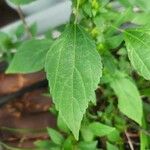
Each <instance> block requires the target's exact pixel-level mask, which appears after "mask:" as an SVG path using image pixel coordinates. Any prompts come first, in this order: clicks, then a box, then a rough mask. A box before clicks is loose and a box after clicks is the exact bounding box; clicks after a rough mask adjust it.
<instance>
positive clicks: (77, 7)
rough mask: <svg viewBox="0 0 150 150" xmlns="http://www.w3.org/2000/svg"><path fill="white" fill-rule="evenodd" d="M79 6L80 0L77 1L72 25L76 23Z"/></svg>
mask: <svg viewBox="0 0 150 150" xmlns="http://www.w3.org/2000/svg"><path fill="white" fill-rule="evenodd" d="M79 5H80V0H77V6H76V14H75V15H76V16H75V21H74V24H77V21H78V16H79Z"/></svg>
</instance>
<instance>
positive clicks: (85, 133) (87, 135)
mask: <svg viewBox="0 0 150 150" xmlns="http://www.w3.org/2000/svg"><path fill="white" fill-rule="evenodd" d="M81 135H82V138H83V140H84V141H86V142H90V141H93V139H94V135H93V133H92V131H91V130H90V129H89V128H88V127H87V126H83V127H82V128H81Z"/></svg>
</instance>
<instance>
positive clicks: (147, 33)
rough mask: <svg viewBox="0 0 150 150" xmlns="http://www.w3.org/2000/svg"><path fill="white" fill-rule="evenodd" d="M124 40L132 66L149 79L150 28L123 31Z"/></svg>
mask: <svg viewBox="0 0 150 150" xmlns="http://www.w3.org/2000/svg"><path fill="white" fill-rule="evenodd" d="M125 42H126V46H127V50H128V56H129V59H130V61H131V64H132V66H133V67H134V68H135V69H136V70H137V72H138V73H139V74H140V75H142V76H143V77H144V78H145V79H147V80H150V30H149V27H144V28H137V29H130V30H127V31H125Z"/></svg>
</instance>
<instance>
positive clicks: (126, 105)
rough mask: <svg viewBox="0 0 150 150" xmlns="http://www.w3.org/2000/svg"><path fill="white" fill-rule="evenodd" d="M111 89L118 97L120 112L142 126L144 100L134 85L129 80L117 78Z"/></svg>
mask: <svg viewBox="0 0 150 150" xmlns="http://www.w3.org/2000/svg"><path fill="white" fill-rule="evenodd" d="M111 87H112V88H113V90H114V91H115V93H116V95H117V96H118V107H119V109H120V111H121V112H122V113H124V114H125V115H127V116H128V117H129V118H131V119H133V120H134V121H136V122H137V123H139V124H140V125H141V121H142V115H143V111H142V100H141V98H140V94H139V92H138V89H137V87H136V86H135V85H134V83H132V82H131V81H130V80H129V79H127V78H115V79H114V80H113V82H111Z"/></svg>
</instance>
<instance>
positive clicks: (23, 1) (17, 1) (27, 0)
mask: <svg viewBox="0 0 150 150" xmlns="http://www.w3.org/2000/svg"><path fill="white" fill-rule="evenodd" d="M9 1H10V2H12V3H14V4H15V5H25V4H29V3H31V2H33V1H35V0H9Z"/></svg>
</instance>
